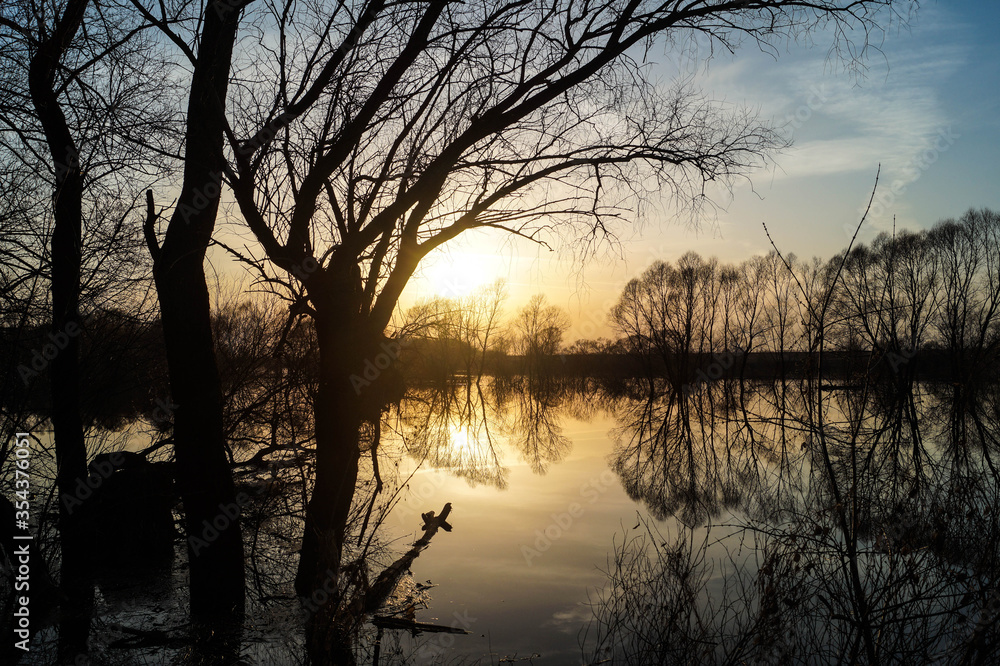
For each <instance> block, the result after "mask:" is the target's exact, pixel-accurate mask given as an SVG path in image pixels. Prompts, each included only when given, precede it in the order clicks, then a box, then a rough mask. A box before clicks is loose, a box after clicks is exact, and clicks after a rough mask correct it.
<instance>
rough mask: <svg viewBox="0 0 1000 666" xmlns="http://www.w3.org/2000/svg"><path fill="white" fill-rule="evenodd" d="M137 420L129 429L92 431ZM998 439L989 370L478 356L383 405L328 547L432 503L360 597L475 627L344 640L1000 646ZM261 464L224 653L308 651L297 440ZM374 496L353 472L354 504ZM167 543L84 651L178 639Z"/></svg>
mask: <svg viewBox="0 0 1000 666" xmlns="http://www.w3.org/2000/svg"><path fill="white" fill-rule="evenodd" d="M821 388H822V390H820V389H821ZM141 440H142V437H141V436H138V435H137V434H136V432H135V431H127V432H119V433H117V434H116V435H114V437H112V438H111V439H110V440H109V441H108V442H107V443H106V444H107V446H109V447H111V448H121V447H123V446H124V447H125V448H126V449H135V448H136V447H138V446H140V445H141ZM998 447H1000V399H998V392H997V391H996V389H995V387H993V388H990V389H989V390H985V389H983V390H979V391H976V392H973V391H971V390H970V389H969V388H967V387H960V386H954V385H914V386H912V387H910V389H909V390H908V391H899V390H898V387H895V388H891V389H890V388H888V387H886V386H875V385H871V386H864V387H861V388H858V387H852V388H849V389H846V388H844V387H837V386H825V387H820V386H819V385H817V384H811V383H808V382H801V381H795V382H789V383H787V384H784V385H781V384H765V383H749V382H748V383H745V384H743V385H740V384H739V383H738V382H733V381H726V382H717V383H715V384H712V385H702V386H700V387H696V390H690V391H687V392H680V393H678V392H675V391H672V390H670V389H669V388H668V387H665V386H654V387H653V389H652V390H650V388H649V387H648V386H644V385H640V384H628V383H626V384H619V385H617V386H608V385H602V384H601V383H599V382H596V381H593V380H580V381H577V382H574V383H572V384H570V383H567V382H555V381H552V382H539V383H530V382H525V381H523V380H512V381H508V382H494V381H490V380H485V379H484V380H483V381H482V382H480V383H479V384H478V385H477V384H474V383H473V384H463V383H458V384H456V385H452V386H450V387H448V388H436V389H435V388H423V389H417V390H413V391H411V393H410V394H408V397H407V399H406V400H405V401H404V402H403V403H402V404H401V405H400V406H399V407H398V408H395V409H393V410H392V411H390V412H389V413H387V414H386V415H385V418H384V420H383V424H382V427H381V433H380V443H379V447H378V453H379V455H378V461H379V462H378V464H379V477H380V478H381V479H382V480H383V481H384V484H385V487H384V488H383V490H382V491H381V492H380V493H379V494H378V495H377V496H376V506H377V507H378V508H377V510H376V511H375V512H374V514H373V518H372V524H371V526H369V529H367V530H365V531H364V533H365V534H366V536H365V538H366V539H367V538H369V536H370V535H372V534H373V530H372V529H370V527H372V526H376V525H377V528H376V529H375V530H374V534H375V535H377V536H376V537H375V543H377V547H373V548H371V549H370V550H366V551H365V552H366V554H365V555H364V556H359V555H358V553H359V552H360V551H358V550H355V551H351V550H350V549H348V552H346V553H345V562H351V561H352V558H353V559H357V558H358V557H361V559H363V560H364V565H365V566H366V567H367V569H368V571H369V572H371V573H370V575H371V576H374V575H377V573H378V572H379V571H380V570H381V568H382V567H384V566H385V565H386V564H388V563H389V562H391V561H393V560H394V559H396V558H397V557H398V556H399V555H400V554H401V553H402V552H404V551H405V550H406V549H407V548H408V547H409V546H410V544H412V543H413V542H414V541H415V540H416V538H418V537H419V536H420V535H421V533H422V531H421V530H422V528H421V526H422V524H423V519H422V517H421V514H423V513H426V512H429V511H435V512H440V511H441V510H442V509H443V508H444V506H445V504H446V503H450V504H451V505H452V511H451V515H450V518H449V522H450V523H451V525H452V526H453V530H452V531H451V532H446V531H441V532H438V533H437V534H436V535H435V537H434V539H433V540H432V542H431V544H430V546H429V547H428V548H427V549H426V550H425V551H423V553H422V554H421V555H420V557H418V558H417V559H416V560H415V561H414V562H413V564H412V566H411V567H410V571H411V572H412V576H409V577H407V578H405V579H404V582H403V584H402V585H401V586H400V589H399V590H398V591H397V594H396V595H395V597H394V599H393V600H392V601H391V603H390V604H389V606H388V607H387V608H385V609H383V610H382V611H380V612H379V613H376V615H379V614H381V615H384V616H394V617H397V618H402V619H406V620H415V621H417V622H421V623H428V624H433V625H439V626H443V627H452V628H455V629H459V630H464V631H467V632H468V633H465V634H456V633H422V634H420V635H418V636H412V635H411V633H410V632H409V631H407V630H399V629H389V628H386V629H383V630H376V629H375V628H374V627H373V626H372V625H370V624H369V625H366V626H365V628H364V629H363V630H362V632H361V633H360V635H359V636H358V637H357V647H358V655H359V660H360V661H361V662H362V663H372V662H373V661H374V659H375V653H376V645H377V649H378V653H379V662H378V663H380V664H398V663H411V664H431V663H449V664H452V663H482V664H499V663H537V664H581V663H584V664H597V663H615V664H650V663H664V664H691V663H699V664H702V663H703V664H724V663H764V664H771V663H774V664H792V663H819V664H826V663H841V662H842V661H845V660H846V662H852V661H865V662H868V663H944V664H952V663H954V664H960V663H995V662H993V661H991V660H992V659H993V658H994V657H996V656H997V655H996V653H997V650H998V647H997V645H998V641H997V632H998V627H1000V612H998V611H1000V593H998V590H1000V522H998V513H1000V512H998V511H996V507H997V500H998V497H1000V473H998V470H1000V460H997V457H998V452H1000V448H998ZM362 460H363V461H366V460H369V459H368V458H367V457H363V458H362ZM370 464H371V463H370V462H368V465H369V468H368V469H367V470H363V473H362V475H361V478H362V479H364V478H367V477H368V476H370V475H371V469H370ZM305 470H306V471H305V474H308V467H306V468H305ZM255 474H256V475H257V476H259V475H260V472H257V473H255ZM271 474H272V475H275V477H274V478H277V479H283V480H284V481H286V482H287V485H285V486H283V487H284V488H285V491H284V493H283V494H276V495H274V496H267V497H266V498H265V495H261V496H260V503H259V504H258V500H257V499H256V496H255V499H254V501H253V502H251V503H250V504H248V505H247V507H246V510H245V512H244V521H245V522H246V523H247V525H256V526H258V527H259V532H257V535H258V536H257V537H254V530H251V529H247V530H246V534H247V535H248V537H247V538H248V539H250V540H251V541H250V542H248V545H247V558H248V569H247V582H248V600H249V604H250V606H249V608H250V611H249V617H250V620H249V621H248V623H247V630H246V632H245V634H244V638H245V641H246V645H245V648H244V649H243V650H242V654H243V656H244V659H245V660H246V663H253V664H258V663H259V664H286V663H287V664H296V663H304V648H303V642H302V638H301V624H302V611H301V608H300V607H299V603H298V601H297V600H296V599H295V597H294V595H293V594H292V592H291V579H292V576H293V575H294V564H295V561H296V558H295V552H296V549H297V544H298V539H299V537H300V535H301V520H300V518H299V517H298V516H300V515H301V514H300V513H299V512H300V511H301V505H300V504H298V503H297V502H298V500H296V497H297V496H301V495H299V494H298V493H299V490H297V489H296V488H298V486H296V485H295V484H294V483H293V481H294V479H295V478H296V477H299V478H305V476H304V474H303V471H302V469H301V468H300V466H297V465H295V464H292V461H291V460H290V461H289V463H288V464H287V465H285V466H284V467H282V468H278V469H274V468H272V470H271ZM253 478H254V474H251V475H244V476H242V477H241V481H240V482H241V483H243V484H246V483H248V482H252V480H253ZM367 497H370V487H368V486H365V487H362V488H360V489H359V495H358V498H359V501H358V503H359V509H358V516H359V517H360V516H361V515H363V514H364V510H363V509H364V505H365V503H366V502H367V499H366V498H367ZM265 500H266V501H265ZM358 522H360V520H359V521H358ZM353 529H354V530H355V531H356V530H357V529H358V526H357V525H355V527H354V528H353ZM352 538H354V537H352ZM176 543H177V548H176V556H175V557H174V560H173V563H172V565H170V567H169V568H168V569H166V570H162V571H160V572H159V573H158V574H156V575H154V576H152V577H146V578H140V579H138V581H139V582H137V583H135V584H134V585H131V586H129V585H125V584H123V580H124V578H123V576H122V575H120V574H121V572H119V571H117V570H116V571H115V572H113V573H112V575H111V576H110V577H109V578H107V580H104V581H102V580H101V579H99V580H98V596H97V602H98V612H97V613H96V615H95V620H94V627H95V630H94V634H93V635H94V641H93V647H94V654H96V655H99V656H102V658H103V657H107V659H108V663H126V662H128V663H133V662H134V663H174V662H177V660H178V659H180V660H183V654H184V647H183V632H184V626H185V622H186V603H187V602H186V595H185V582H184V581H185V576H186V564H185V562H184V549H183V543H182V542H181V541H180V540H178V541H177V542H176ZM53 638H54V631H53V630H52V629H49V630H47V631H45V632H43V633H42V634H40V636H39V639H38V646H37V647H38V649H37V650H36V652H35V655H33V657H37V659H38V660H36V661H32V660H30V659H29V660H28V662H26V663H45V659H46V655H49V656H51V647H52V640H53ZM123 659H124V660H125V661H122V660H123ZM129 659H132V660H133V661H132V662H129V661H128V660H129ZM980 659H985V661H977V660H980Z"/></svg>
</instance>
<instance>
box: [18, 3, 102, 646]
mask: <svg viewBox="0 0 1000 666" xmlns="http://www.w3.org/2000/svg"><path fill="white" fill-rule="evenodd" d="M86 7H87V0H71V1H70V2H69V3H68V4H67V5H66V9H65V13H64V14H63V15H62V16H61V17H60V18H59V19H58V21H57V22H56V25H55V27H54V30H53V31H52V34H51V36H50V37H49V38H48V39H47V40H46V41H45V42H43V43H42V44H41V45H40V46H39V48H38V51H37V52H36V53H35V54H34V56H33V57H32V59H31V63H30V65H29V69H28V85H29V89H30V91H31V100H32V103H33V105H34V107H35V111H36V113H37V114H38V117H39V119H40V120H41V123H42V128H43V130H44V132H45V138H46V141H47V143H48V147H49V154H50V156H51V158H52V162H53V166H54V168H55V174H56V184H55V192H54V195H53V200H54V211H53V213H54V220H55V226H54V228H53V231H52V332H51V334H50V339H51V344H54V345H55V346H56V347H58V348H59V351H58V353H57V354H56V356H55V357H54V358H52V363H51V365H50V366H49V378H50V383H51V396H52V430H53V433H54V436H55V447H56V465H57V470H58V471H57V475H56V485H57V487H58V490H59V499H60V502H59V537H60V546H61V551H62V552H61V564H60V571H59V584H60V587H61V588H62V591H63V593H64V599H63V603H62V613H61V617H60V622H59V643H58V660H59V663H61V664H67V663H76V661H77V657H78V656H80V655H86V654H87V638H88V636H89V634H90V618H91V615H92V613H93V606H94V586H93V578H92V573H91V569H92V567H91V562H90V550H89V547H88V543H87V539H88V531H87V529H86V525H84V523H83V516H84V515H85V513H84V511H76V512H74V511H73V510H72V509H73V508H74V507H75V506H76V504H74V503H73V502H70V501H67V500H69V498H71V497H72V496H73V493H74V492H75V489H76V484H77V481H78V480H79V479H82V478H85V477H86V476H87V446H86V441H85V439H84V434H83V423H82V421H81V418H80V366H79V354H80V343H79V339H80V337H79V336H80V334H81V332H82V331H81V324H80V266H81V251H80V245H81V230H82V220H83V174H82V173H81V170H80V164H79V159H78V156H77V155H78V153H77V149H76V145H75V142H74V141H73V136H72V134H71V132H70V130H69V125H68V123H67V121H66V117H65V115H64V114H63V112H62V109H61V108H60V106H59V101H58V97H57V95H56V92H55V88H54V84H55V73H56V69H57V68H58V66H59V62H60V60H61V58H62V56H63V54H64V53H65V50H66V49H67V48H68V47H69V44H70V42H71V41H72V39H73V36H74V35H75V34H76V32H77V30H78V29H79V27H80V24H81V23H82V21H83V15H84V12H85V10H86Z"/></svg>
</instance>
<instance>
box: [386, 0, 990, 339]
mask: <svg viewBox="0 0 1000 666" xmlns="http://www.w3.org/2000/svg"><path fill="white" fill-rule="evenodd" d="M921 4H922V6H921V8H920V10H919V12H918V13H917V15H916V16H915V18H914V19H913V20H912V21H911V23H910V25H909V27H908V28H903V29H897V28H896V27H895V26H892V27H891V28H890V29H889V30H888V31H887V33H886V34H885V35H884V38H881V37H880V38H879V41H878V43H876V44H873V46H875V47H877V48H873V49H872V50H871V51H870V53H869V55H868V57H867V59H866V69H865V71H863V72H861V73H860V74H858V73H852V72H850V71H846V68H845V67H844V66H843V62H842V61H840V60H838V59H837V58H835V57H833V56H831V54H830V45H831V42H832V37H831V36H830V35H828V34H823V33H818V34H816V35H815V36H814V39H813V40H812V41H813V42H814V43H813V44H811V45H809V44H789V45H783V48H782V49H781V50H780V52H779V53H778V57H777V59H775V57H774V56H773V55H769V54H765V53H761V52H760V51H759V50H758V49H756V47H755V46H753V45H751V46H749V47H747V48H743V49H742V50H739V51H737V53H736V54H735V55H732V56H730V55H729V54H728V53H727V54H725V55H720V54H718V53H716V54H715V56H714V57H713V58H712V59H711V60H710V61H709V62H708V63H707V65H706V63H705V61H704V59H700V60H698V59H696V61H695V62H696V63H697V64H692V63H691V62H690V61H689V62H688V66H689V67H690V68H691V69H692V70H693V82H694V83H695V84H696V85H697V86H698V87H699V88H700V89H701V91H702V92H703V94H704V95H705V96H707V97H708V98H710V99H714V100H718V101H720V102H723V103H725V104H732V105H737V106H745V107H749V108H751V109H755V110H757V112H758V113H759V115H760V116H761V117H762V118H765V119H770V120H771V121H772V122H773V123H774V124H775V125H777V126H781V127H784V129H785V136H786V137H787V138H789V139H790V140H791V142H792V145H791V146H790V147H789V148H788V149H786V150H785V151H783V152H782V153H780V154H778V155H776V156H775V157H774V160H773V164H770V165H768V166H767V167H765V168H763V169H761V170H759V171H757V172H756V173H754V174H753V176H752V178H751V180H750V182H740V183H736V184H735V186H734V187H733V188H731V189H719V190H717V191H715V192H713V193H712V199H713V201H714V204H715V206H714V208H712V209H710V210H707V211H705V213H704V214H703V215H702V216H701V218H700V219H699V220H697V221H696V222H695V223H692V221H691V215H690V214H689V213H688V214H685V213H680V214H679V213H678V212H677V211H676V210H674V209H671V208H670V207H669V205H666V204H662V205H661V202H655V201H651V202H650V205H649V206H648V210H646V211H645V214H644V215H642V216H641V217H638V216H637V219H636V220H635V221H634V223H633V224H631V225H629V226H628V227H624V228H622V229H619V243H617V244H615V245H613V246H607V247H604V248H602V249H601V250H600V251H598V252H597V253H596V254H594V255H592V256H588V257H587V258H586V259H584V260H581V258H580V257H577V256H573V253H572V251H571V250H570V249H569V248H556V249H555V250H554V251H549V250H547V249H544V248H539V247H536V246H532V245H529V244H525V243H522V242H519V241H518V242H515V241H512V240H510V239H506V238H501V237H499V236H497V235H496V234H493V235H487V234H480V235H478V236H468V237H466V238H460V239H459V240H458V242H456V243H453V244H451V245H450V247H448V248H446V249H443V250H441V251H436V252H435V253H434V254H432V255H431V256H429V257H428V261H427V263H426V265H425V266H424V268H423V269H422V271H421V273H420V275H419V277H417V278H415V279H414V280H413V281H412V283H411V284H410V285H409V287H408V288H407V291H406V293H405V294H404V303H408V302H412V301H415V300H418V299H420V298H424V297H427V296H430V295H433V294H443V295H461V294H463V293H465V292H467V291H469V290H470V289H472V288H474V287H475V286H477V285H479V284H482V283H484V282H489V281H492V280H493V279H495V278H497V277H502V278H504V279H506V280H507V283H508V288H509V291H510V298H509V299H508V302H507V310H508V312H513V311H514V310H516V309H517V308H518V307H520V306H521V305H522V304H523V303H524V302H526V301H527V299H528V298H529V297H530V295H531V294H534V293H544V294H545V295H546V297H547V299H548V301H549V302H551V303H554V304H556V305H560V306H562V307H564V308H566V309H567V310H568V311H569V312H570V315H571V318H572V320H573V322H574V325H573V327H572V328H571V329H570V331H569V332H568V334H567V336H566V340H567V341H572V340H574V339H577V338H593V337H598V336H608V335H610V334H611V332H610V330H609V328H608V326H607V312H608V310H609V309H610V306H611V304H612V303H613V302H614V300H615V298H616V297H617V295H618V294H619V293H620V291H621V288H622V287H623V286H624V284H625V283H626V282H627V281H628V280H629V279H630V278H632V277H635V276H637V275H638V274H640V273H641V272H642V271H643V269H645V268H646V267H647V266H648V265H649V264H651V263H652V262H653V261H654V260H657V259H661V260H664V261H673V260H676V259H677V258H678V257H680V256H681V255H682V254H684V253H685V252H687V251H689V250H694V251H696V252H699V253H700V254H702V255H703V256H706V257H708V256H715V257H718V258H719V260H720V261H733V262H737V261H741V260H743V259H746V258H748V257H750V256H752V255H754V254H762V253H766V252H767V251H768V250H769V249H770V245H769V242H768V239H767V236H766V235H765V233H764V229H763V226H762V225H763V224H766V225H767V227H768V230H769V231H770V233H771V236H772V238H773V239H774V241H775V243H776V244H777V245H778V247H779V248H780V249H781V250H782V252H793V253H795V254H796V255H798V256H799V257H805V258H808V257H812V256H819V257H822V258H824V259H825V258H828V257H830V256H831V255H833V254H835V253H837V252H838V251H840V250H841V249H843V248H844V247H846V245H847V243H848V242H849V241H850V239H851V236H852V235H853V234H854V231H855V227H856V226H857V224H858V222H859V220H860V219H861V216H862V213H863V212H864V209H865V206H866V204H867V203H868V200H869V198H870V197H871V194H872V188H873V186H874V183H875V176H876V173H877V172H878V171H879V165H881V174H880V176H879V185H878V190H877V191H876V196H875V202H874V204H873V206H872V210H871V211H870V213H869V216H868V218H867V219H866V222H865V225H864V226H863V227H862V231H861V233H860V234H859V240H861V241H868V240H870V239H871V238H872V237H874V235H875V234H876V233H878V232H879V231H882V230H890V231H891V230H892V228H893V224H894V223H895V226H896V228H906V229H911V230H919V229H926V228H929V227H931V226H933V225H934V223H935V222H937V221H939V220H942V219H946V218H949V217H951V218H955V217H959V216H961V215H962V213H964V212H965V211H966V210H968V209H969V208H972V207H975V208H983V207H987V208H994V209H1000V159H998V155H997V150H998V149H1000V40H998V39H997V37H996V30H997V28H998V27H1000V2H997V1H996V0H953V1H950V2H946V1H944V0H940V1H935V0H926V1H925V2H923V3H921ZM651 57H652V59H654V60H655V61H656V64H655V65H654V66H653V71H654V72H656V74H657V75H658V77H660V78H663V79H664V80H666V79H667V78H669V77H670V76H671V73H672V71H674V68H675V66H676V62H677V58H676V57H674V55H673V54H669V53H664V51H662V50H661V51H659V53H657V52H654V53H653V55H652V56H651ZM671 63H673V64H671Z"/></svg>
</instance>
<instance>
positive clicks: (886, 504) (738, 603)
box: [586, 381, 1000, 664]
mask: <svg viewBox="0 0 1000 666" xmlns="http://www.w3.org/2000/svg"><path fill="white" fill-rule="evenodd" d="M971 395H972V393H971V391H970V388H969V387H963V386H951V385H933V386H932V385H919V384H914V383H912V382H906V383H905V384H903V385H902V386H901V385H899V384H894V383H879V384H871V385H868V384H866V385H862V386H853V387H850V388H831V387H828V386H827V387H824V386H821V385H818V384H816V383H812V382H807V381H803V382H796V383H794V384H793V385H791V386H775V385H767V384H760V383H758V384H745V385H737V386H733V385H731V384H727V383H725V382H720V383H717V384H714V385H712V386H710V387H709V386H703V387H699V390H698V391H695V392H689V393H688V394H682V393H679V392H676V391H672V390H670V389H669V387H667V388H665V389H664V390H662V391H659V392H657V391H653V392H651V394H650V395H649V396H648V397H647V398H646V399H645V400H641V401H640V400H627V399H626V400H622V399H617V400H615V399H613V398H612V399H610V400H609V402H610V403H613V404H615V413H616V416H617V418H618V421H619V424H620V425H619V427H618V429H617V430H616V431H615V450H614V454H613V457H612V462H611V465H612V468H613V469H614V470H615V472H616V473H618V474H619V475H620V476H621V478H622V482H623V485H624V487H625V488H626V490H627V491H628V492H629V495H630V496H631V497H633V498H635V499H636V500H638V501H641V502H643V503H644V504H645V505H646V506H647V507H648V508H649V511H650V514H651V515H652V516H653V517H654V518H655V519H657V520H660V521H663V520H666V519H669V518H676V519H677V521H678V524H677V525H676V531H675V532H674V533H675V535H676V536H675V537H670V536H668V535H666V533H661V531H660V530H662V529H664V526H663V525H659V526H658V525H657V524H656V523H647V525H646V529H645V532H644V533H643V534H641V535H638V536H637V535H635V534H630V533H628V532H627V533H626V536H627V538H626V539H625V540H624V541H623V542H620V544H619V547H618V549H617V550H616V552H615V554H614V557H613V561H612V564H611V567H610V568H609V571H608V578H609V586H608V587H606V588H605V590H604V592H603V593H602V595H601V597H600V601H599V603H597V604H596V605H595V607H594V621H593V622H592V623H591V626H590V628H589V629H590V631H589V634H588V639H587V640H588V645H587V649H586V651H587V654H588V659H589V660H590V661H591V662H594V663H597V662H598V661H600V660H603V659H612V660H613V662H614V663H623V664H628V663H636V664H648V663H661V664H662V663H821V664H826V663H857V662H861V663H879V664H881V663H955V664H959V663H968V664H972V663H996V661H995V660H996V659H997V658H998V656H1000V648H998V641H997V628H998V619H1000V614H998V613H997V610H998V609H1000V589H998V583H1000V580H998V574H1000V560H998V555H1000V550H998V543H1000V539H998V537H1000V529H998V527H1000V526H998V519H997V515H996V514H997V511H996V506H997V499H998V490H1000V475H998V474H997V465H996V462H997V461H996V460H995V459H996V455H997V451H998V448H997V444H998V434H1000V418H998V414H1000V412H998V410H997V396H998V391H997V387H996V386H993V387H989V388H988V389H984V388H980V389H979V390H978V391H976V392H975V398H974V399H973V398H972V397H970V396H971ZM720 519H721V520H723V521H724V522H725V523H726V528H725V529H721V530H720V528H719V527H715V528H712V529H709V528H706V527H705V525H706V524H707V523H711V522H712V521H713V520H715V521H718V520H720ZM669 524H670V523H668V525H669ZM734 529H735V530H736V532H735V534H733V533H732V532H733V530H734ZM668 531H669V530H668ZM720 532H722V533H721V534H720ZM709 544H714V547H715V548H716V549H718V548H720V547H721V548H724V549H726V550H725V552H723V553H719V552H715V553H712V552H711V548H710V546H709ZM713 577H716V578H713ZM713 581H714V587H712V586H711V585H710V582H713ZM710 587H712V589H709V588H710ZM636 608H640V609H642V611H641V612H640V613H635V612H634V610H633V609H636Z"/></svg>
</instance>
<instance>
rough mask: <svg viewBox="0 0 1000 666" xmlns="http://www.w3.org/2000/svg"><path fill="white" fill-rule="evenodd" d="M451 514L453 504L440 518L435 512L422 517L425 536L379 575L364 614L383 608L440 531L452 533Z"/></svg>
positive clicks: (368, 596)
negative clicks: (400, 580)
mask: <svg viewBox="0 0 1000 666" xmlns="http://www.w3.org/2000/svg"><path fill="white" fill-rule="evenodd" d="M449 514H451V502H448V503H447V504H445V505H444V509H442V510H441V515H439V516H435V515H434V512H433V511H429V512H427V513H425V514H422V515H421V517H422V518H423V519H424V525H423V530H424V535H423V536H422V537H420V539H418V540H417V541H416V542H414V544H413V545H412V546H411V547H410V550H408V551H407V552H406V554H405V555H403V556H402V557H400V558H399V559H398V560H396V561H395V562H393V563H392V564H390V565H389V566H388V567H386V569H385V571H383V572H382V573H381V574H379V577H378V578H377V579H376V580H375V582H374V583H372V586H371V587H370V588H369V589H368V593H367V594H365V596H364V600H363V606H362V610H363V612H365V613H373V612H375V611H376V610H378V609H379V608H380V607H382V605H383V604H384V603H385V601H386V599H388V598H389V595H391V594H392V593H393V591H394V590H395V589H396V585H397V584H398V583H399V579H400V578H402V577H403V574H404V573H406V571H408V570H409V568H410V565H411V564H413V560H415V559H417V556H418V555H420V553H421V551H423V549H424V548H426V547H427V546H429V545H430V543H431V539H432V538H434V535H435V534H437V532H438V530H439V529H443V530H444V531H445V532H450V531H451V525H450V524H449V523H448V516H449Z"/></svg>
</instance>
